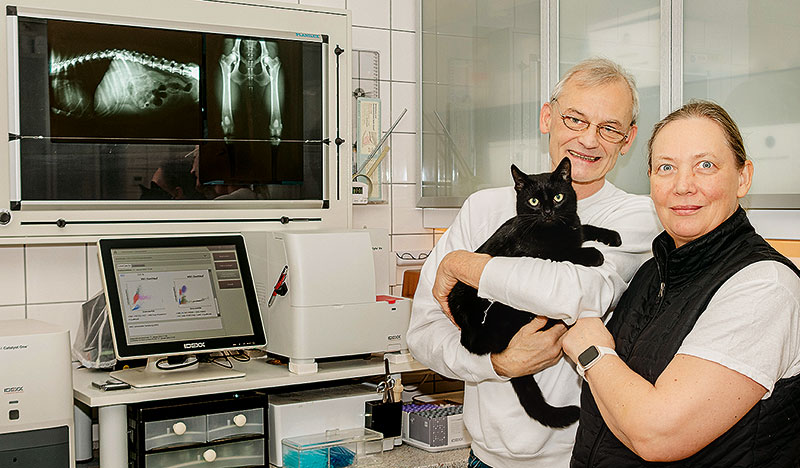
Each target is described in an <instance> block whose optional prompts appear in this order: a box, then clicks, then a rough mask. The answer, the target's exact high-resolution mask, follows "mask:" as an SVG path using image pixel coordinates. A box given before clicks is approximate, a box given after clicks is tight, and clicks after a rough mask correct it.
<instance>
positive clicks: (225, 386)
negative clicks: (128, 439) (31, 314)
mask: <svg viewBox="0 0 800 468" xmlns="http://www.w3.org/2000/svg"><path fill="white" fill-rule="evenodd" d="M233 366H234V368H235V369H236V370H239V371H242V372H244V373H245V376H244V377H241V378H235V379H226V380H214V381H208V382H195V383H185V384H179V385H165V386H160V387H150V388H130V389H126V390H112V391H103V390H99V389H97V388H94V387H92V382H93V381H103V380H105V379H107V378H108V372H106V371H98V370H95V369H86V368H78V369H74V370H73V372H72V389H73V397H74V398H75V399H76V400H78V401H80V402H81V403H83V404H85V405H88V406H90V407H93V408H94V407H102V406H111V405H127V404H131V403H140V402H144V401H154V400H167V399H171V398H183V397H188V396H198V395H213V394H216V393H226V392H241V391H245V390H258V389H267V388H275V387H283V386H288V385H299V384H306V383H315V382H326V381H333V380H340V379H350V378H357V377H369V376H373V375H382V374H383V373H384V365H383V357H381V356H380V355H373V356H371V357H370V358H369V359H349V360H342V361H331V362H321V363H319V370H318V371H317V372H315V373H313V374H303V375H298V374H293V373H291V372H289V369H288V367H287V366H286V365H278V364H271V363H270V362H268V360H267V359H265V358H252V359H251V360H250V361H249V362H235V361H234V362H233ZM425 369H427V368H426V367H425V366H423V365H422V364H420V363H419V362H417V361H415V360H413V359H411V361H410V362H404V363H393V364H390V371H391V372H392V373H401V372H413V371H418V370H425Z"/></svg>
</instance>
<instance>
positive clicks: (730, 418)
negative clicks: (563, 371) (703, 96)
mask: <svg viewBox="0 0 800 468" xmlns="http://www.w3.org/2000/svg"><path fill="white" fill-rule="evenodd" d="M648 151H649V155H650V156H649V158H650V159H649V162H648V165H649V170H648V174H649V177H650V190H651V192H650V195H651V197H652V199H653V202H654V204H655V207H656V212H657V213H658V217H659V219H660V220H661V223H662V225H663V226H664V229H665V232H662V233H661V234H660V235H659V236H658V237H657V238H656V239H655V240H654V241H653V254H654V258H653V259H651V260H649V261H648V262H647V263H645V264H644V265H643V266H642V267H641V269H640V270H639V271H638V272H637V273H636V275H635V276H634V278H633V280H632V281H631V284H630V287H629V288H628V290H627V291H626V292H625V294H623V296H622V298H621V299H620V302H619V304H618V305H617V307H616V310H615V312H614V314H613V317H612V318H611V320H610V321H609V323H608V328H607V329H606V327H605V326H604V325H603V323H602V322H601V320H600V319H596V318H587V319H581V320H578V322H577V323H576V324H575V325H574V326H573V327H572V328H571V329H570V330H569V331H568V332H567V333H566V334H565V335H564V338H563V348H564V352H565V353H566V354H567V355H568V356H569V357H570V358H571V359H572V360H573V361H574V362H576V363H579V364H578V371H579V373H580V372H581V371H583V375H584V378H585V379H586V382H588V385H584V386H583V389H582V394H581V418H580V425H579V428H578V434H577V439H576V444H575V448H574V451H573V454H572V465H571V466H573V467H584V466H591V467H601V466H603V467H605V466H608V467H612V466H613V467H627V466H651V465H650V464H649V463H647V462H646V461H670V462H675V463H670V464H669V466H690V467H710V466H714V467H725V468H729V467H745V466H747V467H783V466H787V467H796V466H800V376H798V374H800V271H798V269H797V268H796V267H795V266H794V265H793V264H792V263H791V262H790V261H789V260H787V259H786V258H785V257H783V256H781V255H780V254H778V253H777V252H776V251H775V250H774V249H772V248H771V247H770V246H769V245H768V244H767V243H766V242H765V241H764V239H763V238H761V237H760V236H759V235H758V234H756V233H755V231H754V230H753V228H752V226H751V225H750V223H749V222H748V220H747V215H746V214H745V212H744V210H742V209H741V207H739V201H738V200H739V198H741V197H743V196H744V195H745V194H746V193H747V191H748V189H749V188H750V183H751V181H752V174H753V164H752V163H751V162H750V161H748V160H747V157H746V153H745V150H744V144H743V142H742V137H741V135H740V133H739V130H738V129H737V127H736V124H735V123H734V122H733V121H732V120H731V118H730V116H729V115H728V114H727V113H726V112H725V110H724V109H722V108H721V107H719V106H718V105H716V104H713V103H710V102H704V101H693V102H691V103H689V104H687V105H685V106H683V107H682V108H680V109H678V110H677V111H675V112H673V113H672V114H670V115H669V116H667V117H666V118H665V119H664V120H662V121H661V122H659V123H658V124H656V127H655V129H654V131H653V135H652V137H651V138H650V141H649V143H648ZM615 346H616V350H614V348H615ZM615 352H616V354H618V356H617V355H615Z"/></svg>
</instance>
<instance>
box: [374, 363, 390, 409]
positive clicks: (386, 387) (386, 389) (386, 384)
mask: <svg viewBox="0 0 800 468" xmlns="http://www.w3.org/2000/svg"><path fill="white" fill-rule="evenodd" d="M383 363H384V366H385V368H386V377H385V379H384V380H383V381H382V382H380V383H379V384H378V388H377V390H378V393H383V400H382V403H394V392H393V391H392V389H393V388H394V378H393V377H392V376H391V374H389V361H388V360H384V361H383Z"/></svg>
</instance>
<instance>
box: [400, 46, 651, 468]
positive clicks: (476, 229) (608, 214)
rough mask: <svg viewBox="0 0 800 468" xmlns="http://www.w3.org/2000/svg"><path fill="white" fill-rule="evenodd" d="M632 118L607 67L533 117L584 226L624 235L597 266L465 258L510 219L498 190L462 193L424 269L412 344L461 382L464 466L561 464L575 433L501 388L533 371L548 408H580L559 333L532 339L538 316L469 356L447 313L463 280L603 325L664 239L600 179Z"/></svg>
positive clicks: (528, 305) (586, 75)
mask: <svg viewBox="0 0 800 468" xmlns="http://www.w3.org/2000/svg"><path fill="white" fill-rule="evenodd" d="M637 114H638V97H637V93H636V87H635V84H634V82H633V79H632V78H631V77H630V75H628V74H627V73H626V72H625V71H623V70H622V69H621V68H620V67H619V66H618V65H616V64H615V63H613V62H611V61H608V60H603V59H592V60H587V61H584V62H581V63H579V64H578V65H576V66H575V67H573V68H572V69H570V71H568V72H567V74H566V75H565V76H564V77H563V78H562V79H561V81H559V83H558V84H556V86H555V88H554V90H553V93H552V97H551V99H550V102H547V103H545V104H544V105H543V106H542V109H541V114H540V122H539V123H540V128H541V131H542V133H545V134H549V138H550V143H549V151H550V159H551V165H552V167H553V168H555V167H556V165H557V164H558V163H559V162H560V161H561V159H562V158H564V157H569V158H570V161H571V163H572V179H573V187H574V188H575V191H576V193H577V195H578V214H579V216H580V218H581V221H582V222H583V223H584V224H593V225H596V226H601V227H605V228H608V229H613V230H616V231H617V232H619V234H620V236H621V237H622V245H621V246H620V247H616V248H611V247H608V246H605V245H602V244H596V245H595V247H597V248H599V249H600V250H601V251H602V252H603V254H604V256H605V262H604V263H603V265H601V266H599V267H592V268H590V267H583V266H577V265H574V264H571V263H566V262H552V261H547V260H542V259H534V258H502V257H497V258H492V257H489V256H488V255H485V254H475V253H473V252H474V250H475V249H477V248H478V247H479V246H480V245H481V244H483V242H484V241H485V240H486V239H488V238H489V236H491V235H492V233H494V231H495V230H496V229H497V228H498V227H499V226H500V225H501V224H502V223H503V222H505V221H506V220H507V219H509V218H511V217H512V216H514V215H515V214H516V213H515V199H516V197H515V192H514V189H513V187H504V188H497V189H488V190H483V191H480V192H477V193H475V194H473V195H472V196H470V197H469V199H467V201H466V202H464V206H463V207H462V208H461V210H460V211H459V213H458V215H457V216H456V219H455V220H454V222H453V224H452V226H451V227H450V228H449V229H448V230H447V232H445V234H444V235H443V236H442V238H441V240H440V241H439V242H438V244H437V245H436V247H435V248H434V249H433V251H432V252H431V255H430V256H429V257H428V260H427V262H426V263H425V265H424V266H423V268H422V273H421V276H420V282H419V285H418V286H417V293H416V296H415V297H414V304H413V310H412V315H411V323H410V326H409V330H408V344H409V348H410V349H411V352H412V354H413V355H414V356H415V357H416V358H417V359H418V360H419V361H420V362H422V363H423V364H425V365H427V366H428V367H430V368H431V369H433V370H435V371H436V372H438V373H440V374H442V375H445V376H447V377H451V378H456V379H460V380H463V381H464V382H465V389H464V423H465V424H466V426H467V429H468V430H469V433H470V435H471V436H472V439H473V442H472V452H473V453H472V454H471V460H470V463H471V464H470V466H471V467H473V466H476V467H482V466H487V465H488V466H493V467H497V468H500V467H532V466H535V467H547V468H551V467H567V466H569V459H570V453H571V451H572V445H573V442H574V439H575V430H576V427H577V424H573V425H571V426H569V427H567V428H563V429H551V428H549V427H546V426H543V425H541V424H539V423H538V422H537V421H535V420H533V419H531V418H530V417H529V416H528V415H527V414H526V413H525V412H524V410H523V409H522V406H521V405H520V404H519V400H518V399H517V396H516V394H515V393H514V390H513V388H512V387H511V384H510V383H509V379H510V378H511V377H516V376H522V375H529V374H535V375H536V381H537V382H538V384H539V386H540V388H541V389H542V392H543V394H544V397H545V399H546V401H547V402H548V403H550V404H551V405H553V406H566V405H577V404H578V401H579V394H580V378H579V377H578V375H577V373H576V372H575V369H574V366H573V364H572V363H571V362H569V361H567V360H566V359H564V358H563V356H562V352H561V345H560V338H561V335H562V334H563V333H564V332H565V331H566V327H565V326H564V325H556V326H554V327H552V328H550V329H549V330H546V331H540V328H541V327H542V325H543V324H544V323H545V319H544V318H537V319H535V320H534V321H532V322H531V323H530V324H528V325H526V326H525V327H523V328H522V329H521V330H520V331H519V332H518V333H517V334H516V335H515V336H514V338H513V339H512V340H511V343H510V344H509V346H508V348H507V349H506V350H505V351H503V352H502V353H499V354H491V355H484V356H477V355H474V354H471V353H469V352H468V351H467V350H466V349H465V348H464V347H462V346H461V344H460V343H459V339H460V332H459V330H458V329H457V327H456V326H455V325H454V324H453V323H452V322H451V321H450V319H449V318H448V315H446V314H449V311H448V310H447V303H446V301H447V294H448V292H449V291H450V289H452V287H453V285H454V284H455V283H456V281H462V282H464V283H466V284H468V285H470V286H473V287H475V288H477V289H478V295H479V296H480V297H483V298H486V299H490V300H496V301H500V302H502V303H504V304H508V305H510V306H512V307H515V308H517V309H521V310H527V311H530V312H533V313H535V314H537V315H544V316H548V317H552V318H556V319H562V320H564V321H565V322H566V323H568V324H572V323H574V321H575V320H577V318H578V317H591V316H594V317H601V316H604V315H605V314H606V312H607V311H608V310H610V309H611V308H612V307H613V306H614V305H615V304H616V302H617V300H618V299H619V297H620V295H621V294H622V292H623V290H624V289H625V288H626V287H627V283H628V281H630V279H631V278H632V276H633V274H634V272H635V271H636V269H637V268H638V267H639V266H640V265H641V264H642V263H643V262H644V261H645V260H646V259H647V258H648V257H649V256H650V244H651V241H652V239H653V238H654V237H655V235H656V234H657V233H658V232H659V231H660V225H659V224H658V219H657V218H656V215H655V211H654V209H653V205H652V202H651V201H650V199H649V198H648V197H645V196H638V195H630V194H627V193H625V192H623V191H621V190H619V189H618V188H616V187H614V186H613V185H612V184H611V183H609V182H607V181H606V180H605V176H606V174H608V172H609V171H610V170H611V169H612V168H613V167H614V164H615V163H616V160H617V157H618V156H619V155H620V154H624V153H625V152H627V151H628V150H629V149H630V147H631V144H632V143H633V140H634V138H635V137H636V131H637V127H636V117H637ZM644 176H645V175H644V174H642V177H644ZM443 311H444V312H445V313H442V312H443Z"/></svg>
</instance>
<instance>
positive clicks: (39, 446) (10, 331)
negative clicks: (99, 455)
mask: <svg viewBox="0 0 800 468" xmlns="http://www.w3.org/2000/svg"><path fill="white" fill-rule="evenodd" d="M0 388H2V392H3V393H2V398H1V399H0V408H1V409H2V411H0V466H36V467H39V468H48V467H66V466H69V467H74V466H75V447H74V424H73V417H74V415H73V402H72V363H71V352H70V342H69V330H67V329H66V328H63V327H60V326H57V325H53V324H49V323H45V322H41V321H38V320H30V319H27V320H26V319H23V320H2V321H0Z"/></svg>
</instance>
